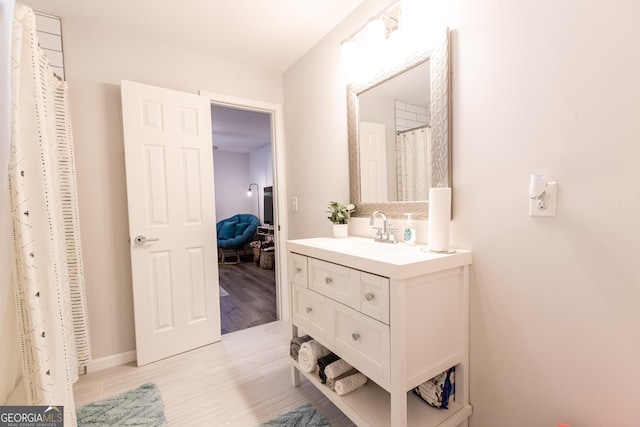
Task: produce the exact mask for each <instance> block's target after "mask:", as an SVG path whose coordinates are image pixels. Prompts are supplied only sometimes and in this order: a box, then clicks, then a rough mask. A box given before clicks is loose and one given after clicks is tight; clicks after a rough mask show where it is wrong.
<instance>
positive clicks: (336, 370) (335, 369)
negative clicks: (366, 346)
mask: <svg viewBox="0 0 640 427" xmlns="http://www.w3.org/2000/svg"><path fill="white" fill-rule="evenodd" d="M352 369H353V366H351V365H349V364H348V363H347V362H345V361H344V360H342V359H339V360H336V361H335V362H333V363H332V364H330V365H329V366H327V367H326V368H324V374H325V375H326V376H327V378H338V377H339V376H341V375H343V374H344V373H346V372H349V371H350V370H352Z"/></svg>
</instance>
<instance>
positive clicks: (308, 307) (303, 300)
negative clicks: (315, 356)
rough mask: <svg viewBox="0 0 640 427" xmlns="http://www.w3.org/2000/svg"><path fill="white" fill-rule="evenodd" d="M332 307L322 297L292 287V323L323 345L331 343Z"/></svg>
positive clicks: (326, 299) (327, 300) (329, 301)
mask: <svg viewBox="0 0 640 427" xmlns="http://www.w3.org/2000/svg"><path fill="white" fill-rule="evenodd" d="M333 305H334V304H333V301H331V300H330V299H328V298H325V297H323V296H322V295H319V294H317V293H315V292H312V291H309V290H308V289H306V288H302V287H300V286H294V287H293V323H294V324H295V325H296V326H298V327H300V328H302V330H303V331H304V332H305V333H307V334H309V335H311V336H312V337H313V338H314V339H316V340H317V341H319V342H320V343H322V344H324V345H331V343H332V342H333Z"/></svg>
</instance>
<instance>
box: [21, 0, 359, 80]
mask: <svg viewBox="0 0 640 427" xmlns="http://www.w3.org/2000/svg"><path fill="white" fill-rule="evenodd" d="M19 1H20V2H21V3H23V4H26V5H27V6H30V7H31V8H33V9H34V10H37V11H40V12H45V13H49V14H51V15H55V16H59V17H60V18H62V20H63V28H64V21H65V20H69V21H77V22H82V23H84V24H87V25H94V26H99V27H102V28H106V29H110V30H114V31H118V32H122V33H127V34H131V35H135V36H138V37H141V38H144V39H148V40H154V41H157V42H160V43H164V44H167V45H172V46H178V47H181V48H185V49H188V50H191V51H195V52H200V53H203V54H207V55H211V56H215V57H219V58H225V59H229V60H232V61H236V62H240V63H244V64H246V65H249V66H251V67H254V68H256V69H260V70H263V71H265V72H273V73H276V74H282V73H284V72H285V71H286V70H287V69H288V68H289V67H291V66H292V65H293V64H294V63H295V62H296V61H297V60H298V59H299V58H300V57H301V56H302V55H303V54H304V53H305V52H307V51H308V50H309V49H311V47H313V46H314V45H315V44H316V43H317V42H318V41H319V40H320V39H322V38H323V37H324V36H325V35H326V34H327V33H328V32H329V31H331V30H332V29H333V28H334V27H335V26H336V25H337V24H338V23H340V22H341V21H342V20H343V19H344V18H345V17H346V16H347V15H349V14H350V13H351V12H352V11H353V10H354V9H355V8H356V7H358V6H359V5H360V4H361V3H363V2H364V0H185V1H182V2H174V1H167V0H160V1H158V0H108V1H104V0H53V1H52V0H19Z"/></svg>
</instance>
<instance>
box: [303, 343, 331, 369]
mask: <svg viewBox="0 0 640 427" xmlns="http://www.w3.org/2000/svg"><path fill="white" fill-rule="evenodd" d="M327 354H329V350H327V349H326V348H324V346H323V345H322V344H320V343H319V342H318V341H316V340H311V341H307V342H304V343H302V344H301V345H300V351H299V352H298V365H299V366H300V369H302V370H303V371H304V372H313V370H314V369H315V367H316V365H317V364H318V359H320V358H321V357H324V356H326V355H327Z"/></svg>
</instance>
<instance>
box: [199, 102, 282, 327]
mask: <svg viewBox="0 0 640 427" xmlns="http://www.w3.org/2000/svg"><path fill="white" fill-rule="evenodd" d="M271 116H272V114H271V113H269V112H264V111H255V110H249V109H246V108H242V107H241V106H228V105H221V104H216V103H212V104H211V128H212V144H213V161H214V183H215V198H216V221H217V222H218V224H219V225H220V227H218V228H221V225H222V224H223V223H228V222H231V223H233V222H236V221H240V222H239V224H242V222H243V221H251V222H252V224H253V226H250V230H251V231H250V232H248V233H247V232H244V233H241V234H239V233H236V234H237V236H236V237H235V238H234V239H233V240H235V241H238V240H239V242H236V243H234V246H235V247H233V248H223V247H222V245H219V246H220V247H219V249H218V250H219V256H218V261H219V265H218V271H219V282H220V318H221V332H222V334H226V333H229V332H235V331H238V330H242V329H246V328H249V327H253V326H258V325H262V324H264V323H269V322H273V321H275V320H277V319H278V313H277V294H276V274H275V271H276V265H275V262H274V261H275V251H274V250H275V247H274V243H275V242H274V240H275V239H274V233H273V229H274V212H273V203H272V188H273V185H274V174H273V158H274V156H273V143H272V135H273V130H272V127H271V126H272V117H271ZM255 220H257V224H256V221H255ZM229 225H231V226H233V225H232V224H229ZM256 225H257V227H256ZM219 231H220V230H219ZM221 234H222V233H220V232H219V237H220V235H221ZM220 243H222V242H220Z"/></svg>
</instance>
